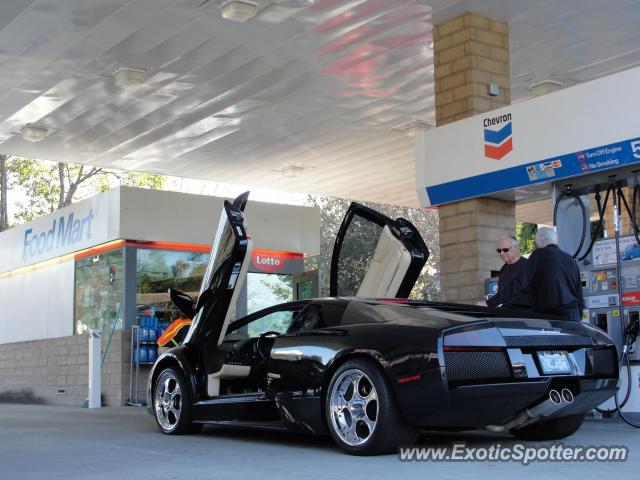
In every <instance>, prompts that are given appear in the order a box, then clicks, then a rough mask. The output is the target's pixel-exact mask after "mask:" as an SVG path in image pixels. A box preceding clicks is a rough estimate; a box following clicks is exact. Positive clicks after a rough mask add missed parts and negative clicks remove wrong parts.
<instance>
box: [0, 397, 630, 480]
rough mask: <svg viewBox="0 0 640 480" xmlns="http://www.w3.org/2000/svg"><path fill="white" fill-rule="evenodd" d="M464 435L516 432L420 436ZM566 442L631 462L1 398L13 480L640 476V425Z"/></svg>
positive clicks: (5, 464)
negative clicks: (440, 455) (169, 431)
mask: <svg viewBox="0 0 640 480" xmlns="http://www.w3.org/2000/svg"><path fill="white" fill-rule="evenodd" d="M461 440H464V441H466V442H467V443H468V444H469V445H470V446H472V447H485V448H488V447H489V446H491V445H492V444H494V443H495V442H498V443H500V444H501V445H502V446H503V447H504V446H510V445H514V444H515V443H516V440H515V439H514V438H513V437H511V436H505V435H496V434H491V433H488V432H472V433H464V434H461V433H456V434H446V433H428V434H424V435H422V436H421V437H420V439H419V444H420V445H423V446H429V445H442V444H448V443H450V442H453V441H461ZM563 443H564V444H566V445H585V446H587V445H625V446H627V447H629V449H630V452H631V453H630V458H629V459H628V461H626V462H624V463H562V464H561V465H560V464H558V463H534V464H531V465H528V466H523V465H521V464H520V463H515V462H509V463H501V462H497V461H486V462H447V463H441V462H416V463H403V462H400V461H399V460H398V456H397V455H385V456H379V457H353V456H350V455H346V454H343V453H342V452H341V451H339V450H338V449H337V448H336V447H334V445H333V443H332V442H331V440H330V439H329V438H315V437H310V436H309V437H307V436H298V435H290V434H276V433H266V432H256V431H246V430H232V429H220V428H213V427H205V429H204V431H203V432H202V433H201V434H198V435H190V436H181V437H178V436H175V437H174V436H168V435H162V434H160V433H159V431H158V430H157V428H156V426H155V423H154V421H153V418H152V417H151V416H149V415H148V414H147V413H146V409H143V408H134V407H112V408H102V409H98V410H87V409H81V408H76V407H59V406H47V405H9V404H0V477H1V478H7V479H9V478H16V479H17V478H20V479H25V480H26V479H47V480H54V479H86V478H91V479H116V478H117V479H127V480H128V479H135V480H146V479H148V478H154V479H174V478H175V479H189V480H195V479H227V478H228V479H232V478H233V479H235V480H237V479H242V478H249V477H252V478H256V477H259V478H277V477H279V478H283V477H284V476H285V475H286V476H287V477H290V478H293V479H296V480H298V479H305V480H307V479H308V480H313V479H340V478H369V479H377V478H385V479H386V478H391V477H395V478H402V479H403V480H404V479H406V478H420V479H426V478H438V479H439V480H440V479H447V478H455V479H456V480H461V479H465V478H473V479H478V478H494V477H496V476H499V477H500V476H509V477H511V478H523V479H527V478H532V479H533V478H545V477H546V478H552V477H554V478H555V477H557V475H558V474H559V471H558V468H559V467H560V466H561V468H562V473H561V474H562V476H563V478H564V480H572V479H576V480H577V479H580V480H584V478H594V477H596V476H599V475H603V476H604V475H606V476H608V477H609V478H612V479H613V478H615V479H621V478H632V477H633V478H635V477H636V476H637V472H638V470H640V431H639V430H634V429H632V428H631V427H629V426H627V425H625V424H623V423H621V422H619V421H617V420H607V421H594V420H590V421H587V422H586V423H585V424H584V426H583V427H582V428H581V429H580V430H579V431H578V433H576V434H575V435H573V436H572V437H570V438H569V439H566V440H564V441H563ZM548 444H549V445H550V444H551V442H548ZM531 445H545V442H538V443H535V444H533V443H532V444H531Z"/></svg>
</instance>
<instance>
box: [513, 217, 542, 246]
mask: <svg viewBox="0 0 640 480" xmlns="http://www.w3.org/2000/svg"><path fill="white" fill-rule="evenodd" d="M537 231H538V225H536V224H535V223H526V222H518V223H516V238H517V239H518V245H519V246H520V251H521V252H522V253H531V252H533V251H534V250H535V248H536V232H537Z"/></svg>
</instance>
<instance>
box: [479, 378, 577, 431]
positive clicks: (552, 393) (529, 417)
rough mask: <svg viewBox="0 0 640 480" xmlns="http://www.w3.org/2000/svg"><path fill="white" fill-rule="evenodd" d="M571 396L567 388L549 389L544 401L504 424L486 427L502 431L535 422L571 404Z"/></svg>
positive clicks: (571, 393)
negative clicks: (547, 396)
mask: <svg viewBox="0 0 640 480" xmlns="http://www.w3.org/2000/svg"><path fill="white" fill-rule="evenodd" d="M573 398H574V396H573V392H572V391H571V390H569V389H568V388H563V389H562V390H560V391H558V390H555V389H552V390H549V398H548V399H547V400H545V401H544V402H542V403H540V404H538V405H536V406H535V407H532V408H527V409H525V410H524V411H523V412H520V413H519V414H518V415H516V417H515V418H513V419H512V420H510V421H509V422H507V423H505V424H504V425H488V426H487V427H486V428H487V429H488V430H491V431H492V432H504V431H509V430H511V429H513V428H518V427H524V426H525V425H528V424H530V423H533V422H535V421H536V420H538V419H539V418H540V417H547V416H549V415H551V414H553V413H555V412H557V411H558V410H560V409H561V408H564V407H565V406H567V405H570V404H572V403H573Z"/></svg>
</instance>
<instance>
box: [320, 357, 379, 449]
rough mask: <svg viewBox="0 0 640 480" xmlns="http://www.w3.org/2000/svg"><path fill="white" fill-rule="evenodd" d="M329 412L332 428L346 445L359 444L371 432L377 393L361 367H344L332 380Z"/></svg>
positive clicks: (375, 417) (373, 425) (369, 435)
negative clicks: (334, 379) (335, 378)
mask: <svg viewBox="0 0 640 480" xmlns="http://www.w3.org/2000/svg"><path fill="white" fill-rule="evenodd" d="M329 414H330V415H331V426H332V427H333V430H334V431H335V432H336V433H337V434H338V436H339V437H340V439H341V440H342V441H343V442H344V443H346V444H347V445H349V446H352V447H354V446H358V445H362V444H363V443H365V442H366V441H367V440H368V439H369V438H370V437H371V435H373V432H374V430H375V428H376V422H377V420H378V394H377V392H376V389H375V387H374V386H373V382H372V381H371V379H370V378H369V377H368V376H367V375H366V374H365V373H364V372H363V371H362V370H358V369H355V368H353V369H349V370H345V371H344V372H342V374H341V375H340V376H339V377H338V379H337V380H336V381H335V382H334V383H333V387H332V388H331V393H330V396H329Z"/></svg>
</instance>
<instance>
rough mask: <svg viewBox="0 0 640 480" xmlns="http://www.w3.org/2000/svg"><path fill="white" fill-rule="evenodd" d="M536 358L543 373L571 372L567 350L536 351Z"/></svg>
mask: <svg viewBox="0 0 640 480" xmlns="http://www.w3.org/2000/svg"><path fill="white" fill-rule="evenodd" d="M538 360H540V366H541V367H542V373H544V374H545V375H557V374H562V373H571V364H570V363H569V358H568V357H567V352H538Z"/></svg>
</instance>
